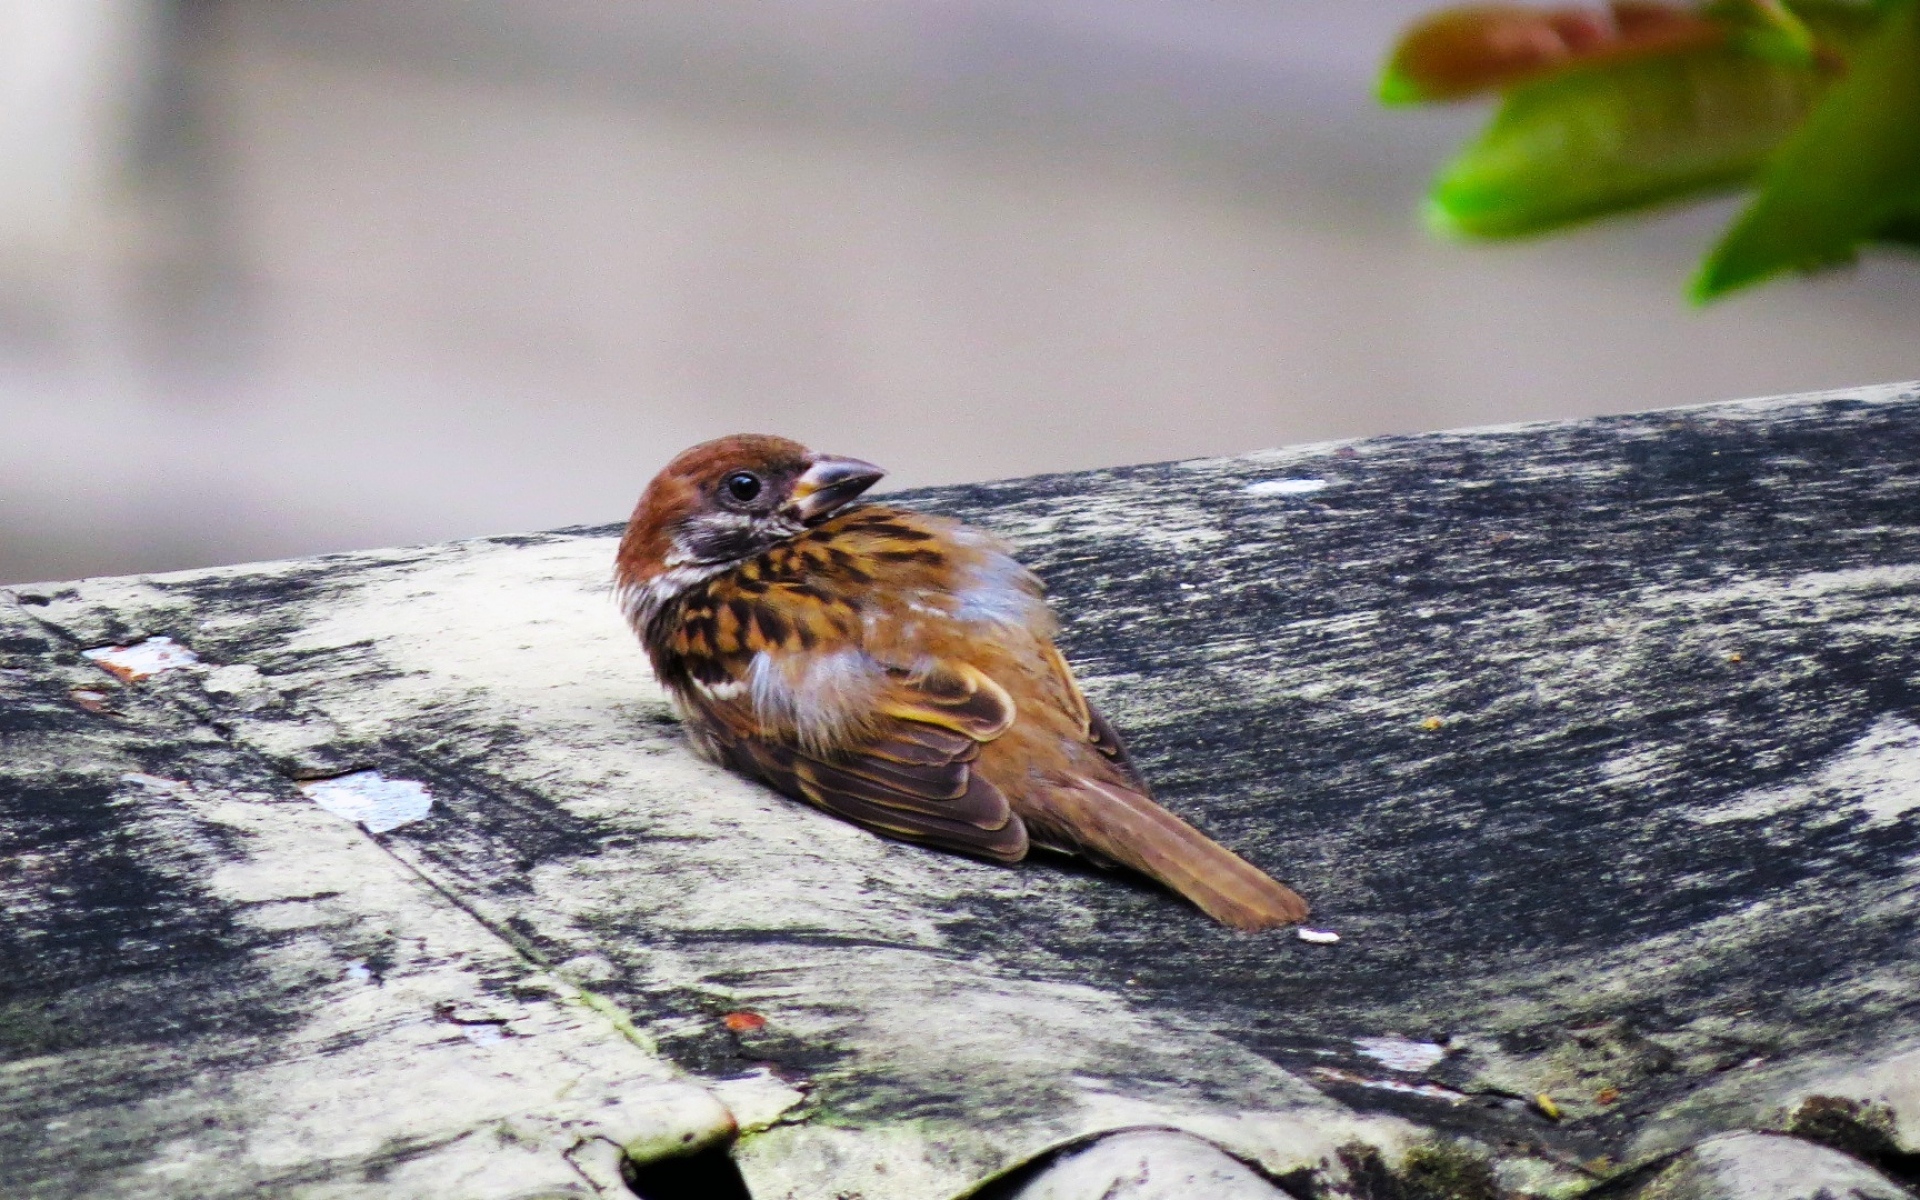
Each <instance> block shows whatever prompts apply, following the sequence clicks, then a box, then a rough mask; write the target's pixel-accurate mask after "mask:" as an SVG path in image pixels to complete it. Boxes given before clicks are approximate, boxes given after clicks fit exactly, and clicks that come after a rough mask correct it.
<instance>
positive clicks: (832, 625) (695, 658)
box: [657, 506, 1053, 747]
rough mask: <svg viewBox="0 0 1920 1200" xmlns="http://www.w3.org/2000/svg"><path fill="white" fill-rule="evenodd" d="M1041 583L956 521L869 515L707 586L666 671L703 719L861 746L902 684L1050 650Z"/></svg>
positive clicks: (856, 514) (686, 611) (677, 636)
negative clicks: (961, 666)
mask: <svg viewBox="0 0 1920 1200" xmlns="http://www.w3.org/2000/svg"><path fill="white" fill-rule="evenodd" d="M1052 633H1053V619H1052V616H1051V614H1050V613H1049V611H1048V609H1047V607H1046V602H1045V600H1044V599H1043V598H1042V594H1041V589H1040V585H1039V582H1038V580H1036V579H1035V578H1034V576H1033V574H1032V572H1030V571H1028V570H1027V569H1026V568H1025V567H1023V566H1021V565H1020V564H1019V563H1018V562H1016V561H1015V560H1014V559H1013V557H1012V556H1011V555H1010V554H1009V553H1008V552H1007V550H1006V548H1005V547H1004V546H1003V545H1001V544H1000V543H999V542H998V541H997V540H996V539H994V538H992V537H991V536H989V535H987V534H985V533H982V532H980V531H978V530H974V529H970V528H968V527H966V526H964V525H961V524H959V523H958V522H954V521H948V520H945V519H942V518H938V517H928V516H924V515H921V514H918V513H912V514H909V513H904V512H900V511H898V510H895V509H889V508H884V507H880V506H867V507H863V508H858V509H854V510H852V511H849V512H846V513H843V514H840V515H838V516H836V517H834V518H832V519H830V520H828V521H825V522H823V523H821V524H820V525H818V526H816V527H814V528H812V529H809V530H807V531H806V532H805V533H803V534H801V535H800V536H798V537H795V538H793V539H790V540H788V541H786V542H782V543H781V544H779V545H777V546H775V547H773V548H772V549H770V550H768V551H767V552H765V553H763V554H761V555H758V556H756V557H755V558H752V559H749V560H748V561H746V562H744V563H742V564H740V565H739V566H737V567H735V568H733V569H732V570H729V571H726V572H724V573H721V574H719V575H716V576H714V577H713V578H711V579H708V580H704V581H701V582H699V583H698V584H697V585H696V586H694V587H692V588H691V589H689V591H688V593H687V595H686V597H685V599H684V601H683V603H682V604H681V606H680V612H679V620H678V621H677V623H676V624H675V625H674V627H673V628H672V630H671V631H670V632H668V633H667V636H666V637H665V638H664V639H662V640H663V641H664V642H665V645H663V646H661V650H663V651H665V654H664V655H662V656H661V657H662V658H664V659H665V660H666V661H662V662H659V663H657V665H658V666H661V667H663V668H665V669H664V670H663V671H662V677H663V678H664V679H666V680H667V681H668V682H669V685H670V686H671V687H672V688H673V690H674V691H675V692H676V694H677V695H678V697H679V699H680V700H681V701H682V704H683V706H685V707H688V708H690V709H692V710H693V711H694V714H695V715H697V716H704V717H706V718H707V719H717V720H720V721H722V722H724V723H728V724H733V723H735V722H739V723H740V724H741V725H742V726H743V727H744V726H745V725H746V724H747V723H749V722H750V723H751V725H752V726H753V727H754V728H757V729H759V730H762V731H769V732H771V731H779V732H782V733H786V734H788V735H790V736H792V737H793V738H794V739H795V740H796V741H797V742H799V743H800V744H801V745H805V746H813V747H832V746H836V745H846V744H848V743H849V742H850V741H857V740H858V739H859V738H860V737H861V736H862V735H863V734H864V733H865V732H867V730H868V729H869V727H870V725H871V723H872V722H873V720H874V719H875V717H876V714H878V713H879V712H880V711H881V710H882V709H883V708H885V707H886V704H887V701H888V697H889V696H890V695H891V694H892V693H893V692H894V691H896V690H897V686H896V685H897V683H898V681H899V680H900V679H901V678H903V677H910V676H924V675H925V674H926V673H927V672H929V671H932V670H935V669H937V668H938V666H939V664H941V663H943V662H948V661H952V662H963V663H964V662H968V661H971V660H977V659H978V658H979V657H980V656H981V654H982V652H983V651H984V652H986V653H988V654H990V655H992V656H995V657H998V656H999V655H1004V654H1011V655H1014V656H1018V657H1024V656H1027V655H1031V654H1034V653H1038V652H1040V649H1039V648H1040V646H1041V645H1042V644H1044V643H1046V642H1047V641H1048V640H1049V639H1050V637H1051V635H1052Z"/></svg>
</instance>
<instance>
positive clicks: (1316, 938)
mask: <svg viewBox="0 0 1920 1200" xmlns="http://www.w3.org/2000/svg"><path fill="white" fill-rule="evenodd" d="M1293 936H1295V937H1297V938H1299V939H1300V940H1301V941H1303V942H1309V943H1311V944H1313V945H1315V946H1331V945H1334V944H1335V943H1336V942H1338V941H1339V940H1340V935H1339V934H1337V933H1335V932H1334V931H1333V930H1331V929H1308V928H1307V927H1306V926H1305V925H1302V926H1300V927H1299V928H1298V929H1296V930H1294V931H1293Z"/></svg>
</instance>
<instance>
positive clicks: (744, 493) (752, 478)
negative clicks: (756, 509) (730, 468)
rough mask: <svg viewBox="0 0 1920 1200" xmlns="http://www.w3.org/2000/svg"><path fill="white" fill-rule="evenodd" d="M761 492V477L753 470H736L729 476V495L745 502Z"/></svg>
mask: <svg viewBox="0 0 1920 1200" xmlns="http://www.w3.org/2000/svg"><path fill="white" fill-rule="evenodd" d="M759 494H760V477H759V476H758V475H755V474H754V473H753V472H751V471H735V472H734V473H733V474H731V475H729V476H727V495H729V496H732V497H733V498H734V499H735V500H738V501H739V502H740V503H742V504H745V503H746V502H747V501H749V500H751V499H753V498H754V497H755V496H758V495H759Z"/></svg>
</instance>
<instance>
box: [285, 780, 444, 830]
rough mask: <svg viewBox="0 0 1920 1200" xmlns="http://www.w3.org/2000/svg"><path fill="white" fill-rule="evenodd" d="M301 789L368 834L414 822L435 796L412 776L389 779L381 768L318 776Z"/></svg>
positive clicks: (429, 807) (428, 806)
mask: <svg viewBox="0 0 1920 1200" xmlns="http://www.w3.org/2000/svg"><path fill="white" fill-rule="evenodd" d="M300 790H301V791H303V792H305V793H306V794H307V796H308V797H309V798H310V799H311V800H312V801H313V802H314V803H315V804H318V805H319V806H320V807H321V808H324V809H326V810H327V811H328V812H330V813H332V814H333V815H334V816H336V817H345V818H346V819H347V820H349V821H354V822H357V823H359V824H361V825H364V826H366V827H367V832H368V833H385V832H386V831H387V830H389V829H398V828H400V827H401V826H402V825H409V824H412V823H413V822H415V821H418V820H419V819H420V818H422V817H424V816H426V815H427V811H428V810H429V809H431V808H432V807H433V797H432V796H431V795H429V794H428V793H427V789H426V788H425V787H424V786H423V785H421V784H418V783H415V782H414V781H413V780H411V779H388V778H387V777H386V776H384V775H382V774H380V772H378V771H355V772H354V773H353V774H351V775H341V776H339V777H338V778H335V779H316V780H314V781H313V782H312V783H303V784H301V785H300Z"/></svg>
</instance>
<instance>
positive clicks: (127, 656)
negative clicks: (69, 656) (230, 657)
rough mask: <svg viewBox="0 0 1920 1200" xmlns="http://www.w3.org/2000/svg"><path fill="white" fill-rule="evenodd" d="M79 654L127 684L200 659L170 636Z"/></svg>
mask: <svg viewBox="0 0 1920 1200" xmlns="http://www.w3.org/2000/svg"><path fill="white" fill-rule="evenodd" d="M80 653H81V655H82V656H83V657H85V658H88V659H91V660H93V662H95V663H96V664H98V665H99V666H100V667H101V668H102V669H103V670H106V671H111V672H112V673H113V674H115V675H117V676H119V677H120V678H121V679H124V680H126V681H127V682H128V683H137V682H139V681H140V680H142V679H145V678H147V677H148V676H150V675H158V674H160V673H162V672H164V671H177V670H179V669H180V668H181V667H190V666H192V665H193V664H195V663H197V662H199V661H200V656H199V655H197V654H195V653H194V652H193V651H191V650H189V649H187V648H186V647H185V646H182V645H181V644H180V643H178V642H176V641H174V640H173V639H172V638H170V637H150V638H148V639H147V640H146V641H144V642H136V643H135V644H134V645H131V646H101V647H99V648H98V649H94V650H82V651H81V652H80Z"/></svg>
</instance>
